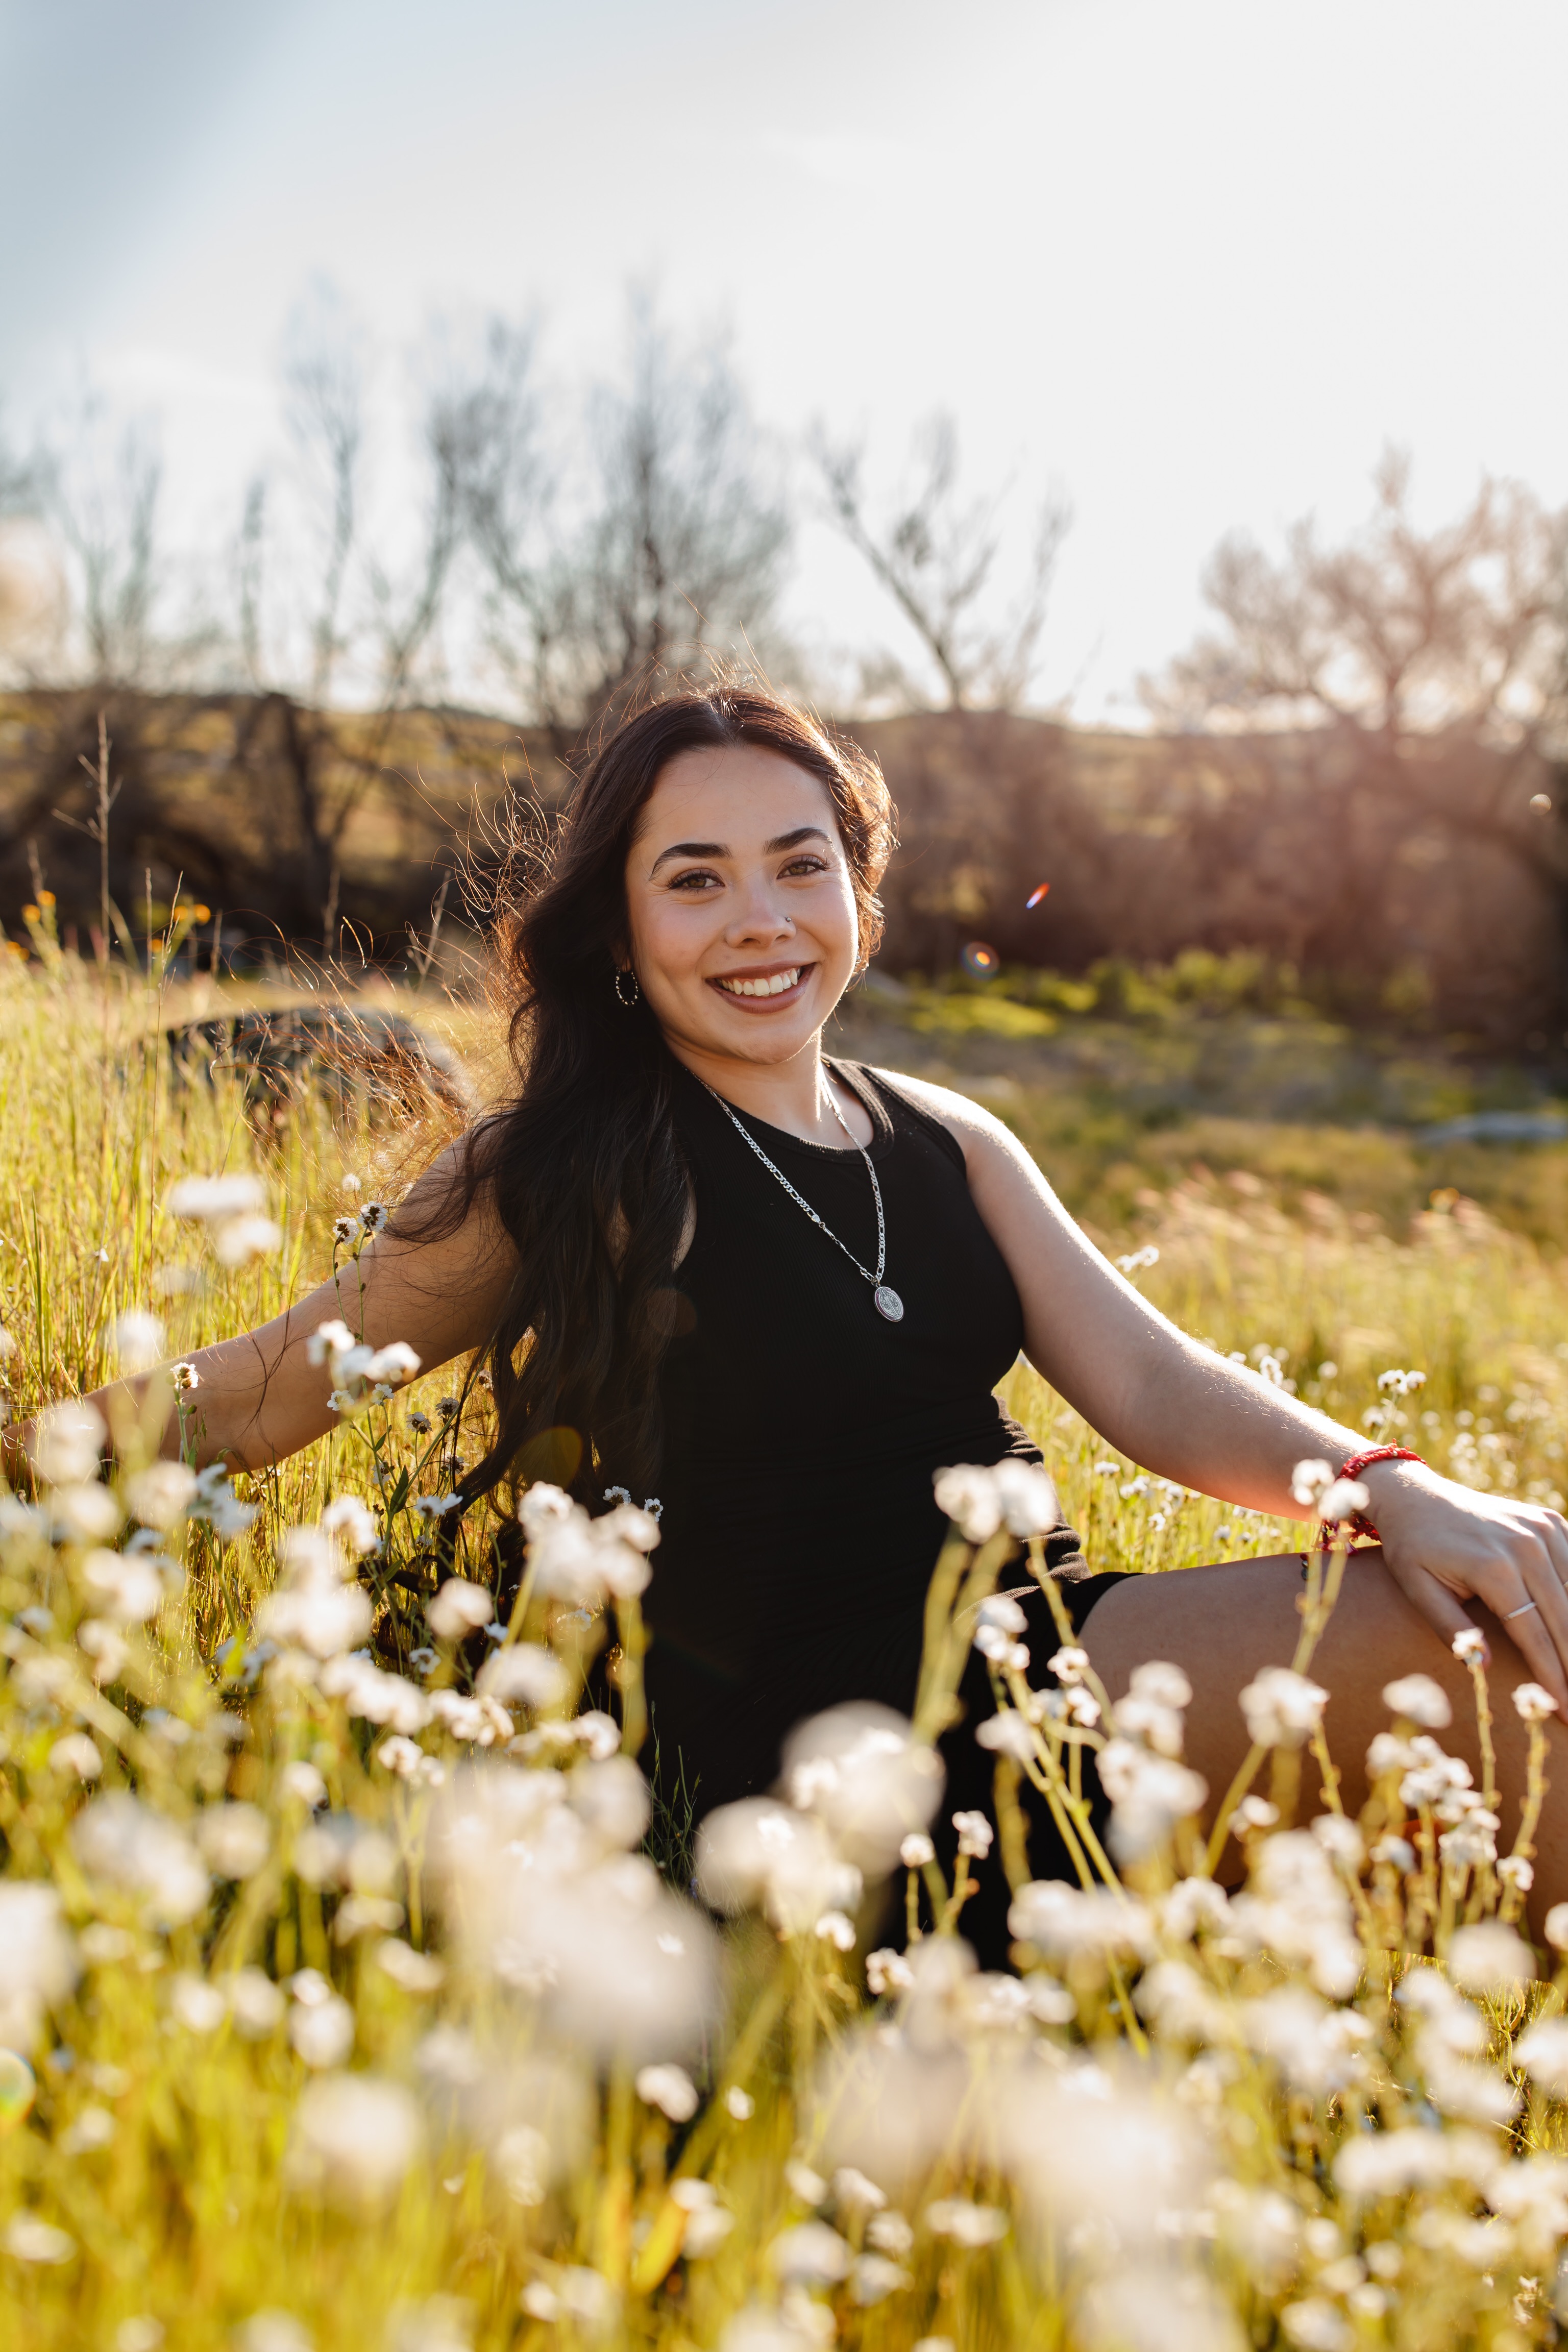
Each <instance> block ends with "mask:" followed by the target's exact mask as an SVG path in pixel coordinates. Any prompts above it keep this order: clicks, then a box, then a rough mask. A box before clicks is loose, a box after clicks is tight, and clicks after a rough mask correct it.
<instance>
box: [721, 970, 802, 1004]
mask: <svg viewBox="0 0 1568 2352" xmlns="http://www.w3.org/2000/svg"><path fill="white" fill-rule="evenodd" d="M799 978H800V966H799V964H796V965H795V968H794V970H793V971H775V972H774V973H773V976H772V977H771V979H768V980H721V982H719V985H720V987H721V988H722V989H724V990H725V991H726V992H728V993H729V994H730V995H731V996H782V995H783V994H784V991H785V989H786V988H793V987H794V986H795V982H796V981H797V980H798V979H799Z"/></svg>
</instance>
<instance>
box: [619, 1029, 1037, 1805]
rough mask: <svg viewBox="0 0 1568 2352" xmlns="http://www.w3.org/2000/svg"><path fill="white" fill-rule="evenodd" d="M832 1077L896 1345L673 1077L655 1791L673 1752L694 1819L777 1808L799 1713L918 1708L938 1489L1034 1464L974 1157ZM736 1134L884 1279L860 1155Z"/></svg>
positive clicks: (666, 1778)
mask: <svg viewBox="0 0 1568 2352" xmlns="http://www.w3.org/2000/svg"><path fill="white" fill-rule="evenodd" d="M829 1067H830V1068H831V1069H832V1070H833V1071H834V1073H835V1075H836V1076H837V1077H838V1078H840V1079H841V1080H842V1081H843V1083H844V1084H845V1085H846V1086H847V1087H849V1088H850V1089H852V1091H853V1092H854V1093H855V1094H856V1095H857V1096H858V1098H859V1100H860V1101H861V1102H862V1103H863V1104H864V1106H865V1108H866V1111H867V1115H868V1118H870V1120H871V1124H872V1128H873V1129H874V1134H873V1139H872V1142H871V1145H870V1152H871V1158H872V1161H873V1163H874V1165H875V1167H876V1170H877V1175H878V1178H879V1181H880V1184H881V1188H882V1200H883V1204H884V1210H885V1213H886V1220H887V1234H888V1257H887V1280H888V1281H889V1283H890V1284H891V1285H892V1286H893V1288H894V1289H895V1290H897V1292H898V1293H899V1296H900V1298H901V1299H902V1300H903V1303H904V1316H903V1319H902V1321H901V1322H899V1323H889V1322H887V1321H885V1320H884V1318H882V1316H881V1315H879V1313H878V1311H877V1309H876V1307H875V1306H874V1305H873V1303H872V1297H871V1286H870V1284H869V1283H868V1281H867V1280H866V1279H865V1278H864V1276H862V1275H860V1274H859V1273H858V1272H857V1271H856V1268H855V1267H854V1266H853V1265H851V1264H850V1263H849V1260H848V1259H847V1257H846V1256H845V1255H844V1253H843V1251H842V1250H840V1249H838V1248H836V1247H835V1245H834V1244H833V1242H832V1241H830V1240H829V1239H828V1237H827V1236H826V1234H823V1233H821V1232H819V1231H818V1230H817V1228H816V1226H815V1225H814V1224H813V1223H811V1222H810V1220H809V1219H808V1218H807V1217H806V1216H805V1214H804V1213H803V1212H802V1211H801V1210H800V1209H799V1208H798V1207H797V1206H796V1204H795V1202H793V1201H792V1200H791V1199H790V1197H789V1195H788V1193H787V1192H784V1188H783V1186H782V1185H781V1184H779V1183H778V1182H777V1181H776V1180H775V1179H774V1178H773V1176H772V1175H771V1174H770V1173H769V1171H767V1169H765V1168H764V1167H763V1165H762V1163H761V1161H760V1160H758V1159H757V1158H756V1155H755V1154H754V1153H753V1152H752V1150H751V1148H750V1146H749V1145H748V1144H747V1143H746V1142H745V1141H744V1140H743V1139H742V1137H741V1136H740V1135H739V1134H737V1132H736V1130H735V1129H734V1127H733V1126H732V1125H731V1121H730V1119H729V1118H728V1117H727V1116H726V1113H725V1111H724V1110H723V1108H721V1106H720V1104H719V1103H717V1102H716V1101H715V1100H714V1099H713V1097H712V1096H711V1095H710V1094H709V1092H708V1091H707V1089H706V1088H705V1087H703V1086H702V1085H701V1084H700V1082H699V1081H698V1080H697V1079H696V1078H694V1077H693V1076H691V1074H690V1073H689V1071H687V1070H685V1069H684V1068H679V1072H678V1077H677V1094H676V1118H677V1127H678V1131H679V1139H680V1143H681V1148H682V1150H683V1152H684V1154H685V1158H686V1162H687V1166H688V1168H689V1172H690V1177H691V1183H692V1187H693V1192H694V1196H695V1203H696V1218H697V1225H696V1237H695V1239H694V1241H693V1242H692V1244H691V1247H690V1249H689V1252H688V1254H687V1255H686V1257H685V1259H684V1261H683V1262H682V1264H681V1265H680V1267H679V1271H678V1273H677V1276H676V1286H677V1293H678V1297H677V1299H676V1301H675V1330H676V1337H675V1338H674V1339H673V1340H672V1341H671V1343H670V1346H669V1349H668V1355H667V1357H666V1359H665V1363H664V1368H663V1372H662V1377H661V1381H660V1391H661V1398H662V1402H663V1408H664V1416H665V1432H666V1436H665V1450H664V1459H663V1464H662V1467H661V1475H660V1500H661V1501H662V1503H663V1506H664V1514H663V1519H662V1522H661V1536H662V1540H661V1543H660V1546H659V1549H658V1551H657V1552H656V1553H655V1555H654V1562H653V1565H654V1579H653V1583H652V1586H651V1588H650V1590H649V1591H648V1594H647V1614H648V1620H649V1623H650V1626H651V1629H652V1633H653V1643H652V1646H651V1649H650V1653H649V1656H648V1662H647V1679H648V1694H649V1698H650V1702H651V1706H652V1728H653V1734H654V1738H655V1741H656V1742H657V1749H658V1777H659V1779H660V1781H661V1783H663V1784H664V1785H665V1787H666V1789H667V1791H668V1790H669V1789H670V1788H671V1787H673V1785H674V1778H675V1770H676V1766H677V1752H678V1751H679V1767H680V1769H683V1771H684V1775H685V1780H686V1785H687V1788H688V1790H691V1789H692V1788H693V1786H694V1784H695V1785H696V1793H697V1803H698V1810H699V1811H707V1809H708V1807H709V1806H710V1804H714V1803H719V1802H722V1801H727V1800H729V1799H731V1798H733V1797H736V1796H740V1795H743V1794H746V1793H750V1792H753V1791H756V1790H762V1789H765V1788H766V1787H768V1786H769V1785H770V1784H771V1783H772V1781H773V1779H774V1777H775V1775H776V1773H777V1769H778V1755H779V1747H780V1743H781V1741H782V1739H783V1738H784V1734H785V1733H786V1732H787V1731H788V1730H789V1729H790V1727H792V1726H793V1725H794V1724H795V1723H797V1722H798V1721H799V1720H800V1719H801V1717H804V1716H806V1715H810V1714H813V1713H816V1711H817V1710H818V1709H820V1708H822V1707H825V1706H831V1705H834V1704H835V1703H837V1702H839V1701H842V1700H846V1699H879V1700H881V1701H882V1702H883V1703H884V1704H886V1705H888V1706H896V1707H899V1708H900V1709H902V1710H904V1711H905V1712H906V1713H907V1712H908V1711H909V1709H910V1707H911V1706H912V1705H913V1701H914V1692H915V1682H916V1676H917V1674H918V1669H919V1663H920V1652H921V1626H922V1612H923V1608H924V1601H925V1592H926V1586H927V1584H928V1582H929V1581H930V1578H931V1570H932V1569H933V1567H934V1566H935V1563H936V1557H937V1553H938V1552H939V1550H940V1549H941V1548H942V1538H943V1537H944V1535H945V1533H946V1523H945V1521H944V1520H943V1518H942V1514H941V1512H940V1511H939V1510H938V1509H937V1507H936V1502H935V1499H934V1497H933V1495H932V1492H931V1478H932V1474H933V1473H934V1472H935V1471H937V1470H938V1469H941V1468H943V1467H945V1466H946V1465H949V1464H952V1463H959V1462H977V1463H992V1462H999V1461H1001V1460H1002V1459H1003V1458H1004V1457H1005V1456H1006V1455H1009V1454H1016V1455H1020V1456H1022V1457H1024V1458H1026V1459H1027V1460H1031V1461H1038V1460H1039V1458H1040V1455H1039V1451H1038V1448H1037V1446H1036V1445H1035V1444H1034V1443H1033V1441H1032V1440H1031V1439H1030V1438H1029V1437H1028V1436H1027V1435H1026V1433H1025V1432H1024V1431H1023V1430H1022V1429H1020V1428H1019V1426H1018V1425H1017V1423H1016V1422H1014V1421H1012V1420H1010V1419H1009V1417H1008V1416H1007V1414H1006V1413H1005V1412H1004V1411H1003V1410H1002V1407H1001V1405H1000V1404H999V1403H998V1402H997V1401H996V1398H995V1397H994V1395H993V1393H992V1391H993V1389H994V1386H995V1384H996V1382H997V1381H1000V1380H1002V1379H1003V1378H1004V1377H1005V1374H1006V1373H1007V1371H1008V1370H1010V1369H1011V1367H1012V1365H1013V1363H1014V1360H1015V1359H1016V1356H1017V1354H1018V1351H1019V1349H1020V1347H1021V1346H1022V1344H1023V1336H1024V1334H1023V1314H1022V1310H1021V1308H1020V1306H1019V1302H1018V1295H1017V1292H1016V1288H1015V1287H1014V1284H1013V1279H1012V1276H1011V1275H1010V1274H1009V1273H1008V1271H1007V1267H1006V1265H1005V1261H1004V1259H1003V1257H1002V1255H1001V1252H1000V1251H999V1250H998V1249H997V1247H996V1244H995V1243H994V1241H993V1240H992V1238H991V1236H990V1234H989V1233H988V1232H987V1231H986V1229H985V1226H984V1223H983V1222H982V1219H981V1216H980V1213H979V1211H978V1210H977V1209H976V1208H975V1206H974V1202H973V1199H972V1198H971V1195H970V1191H969V1184H968V1180H967V1175H966V1171H965V1169H964V1162H963V1151H962V1150H961V1149H960V1147H959V1145H958V1143H957V1141H956V1140H955V1139H954V1138H953V1137H952V1135H951V1134H950V1133H949V1131H948V1129H946V1128H945V1127H943V1126H942V1123H941V1121H940V1120H939V1119H936V1118H932V1117H931V1115H930V1113H929V1112H927V1111H925V1110H923V1109H921V1108H919V1107H918V1106H917V1105H916V1104H915V1103H914V1102H912V1101H910V1099H909V1098H908V1097H905V1096H904V1095H903V1094H901V1093H900V1091H899V1089H898V1088H897V1087H893V1086H890V1085H889V1083H888V1081H887V1080H886V1079H884V1078H880V1077H877V1076H873V1075H872V1074H871V1072H870V1071H868V1070H867V1069H865V1068H864V1067H862V1066H859V1065H858V1064H854V1063H848V1064H846V1063H839V1062H835V1063H831V1064H830V1065H829ZM742 1117H743V1118H744V1123H745V1125H746V1127H747V1129H748V1130H749V1131H750V1132H751V1134H752V1135H753V1136H755V1138H756V1139H757V1141H758V1142H759V1143H760V1144H761V1145H762V1147H763V1150H765V1151H766V1152H767V1154H768V1156H769V1158H770V1159H772V1160H774V1161H775V1162H776V1164H777V1165H778V1167H779V1168H780V1169H782V1170H783V1171H784V1174H785V1175H786V1176H787V1177H788V1178H789V1180H790V1182H791V1183H792V1184H793V1185H794V1186H795V1189H796V1191H797V1192H800V1193H801V1194H802V1195H803V1196H804V1198H805V1199H806V1200H807V1201H809V1202H811V1205H812V1207H813V1208H814V1209H816V1211H817V1212H818V1213H819V1214H820V1215H821V1216H822V1217H823V1218H824V1219H825V1221H826V1223H827V1224H828V1225H830V1226H831V1227H832V1229H833V1232H834V1233H835V1234H838V1235H839V1236H840V1238H841V1239H842V1240H843V1242H844V1243H845V1244H846V1245H847V1247H848V1248H849V1249H850V1250H852V1251H853V1252H854V1253H855V1255H856V1256H857V1257H858V1259H859V1261H860V1262H861V1264H862V1265H865V1266H867V1267H868V1268H870V1269H873V1270H874V1269H875V1267H876V1264H877V1213H876V1205H875V1202H874V1201H873V1198H872V1193H871V1184H870V1180H869V1178H868V1175H867V1173H866V1167H865V1163H864V1161H863V1160H862V1159H861V1157H860V1154H859V1152H858V1151H855V1150H849V1149H847V1148H846V1149H843V1150H833V1149H831V1148H827V1147H825V1146H822V1145H819V1144H814V1143H805V1142H802V1141H801V1140H800V1139H798V1138H797V1137H795V1136H793V1135H788V1134H785V1133H784V1132H783V1131H782V1130H780V1129H777V1128H773V1127H768V1126H766V1125H764V1124H763V1122H762V1121H761V1120H760V1119H756V1118H751V1117H749V1116H746V1115H745V1114H742ZM639 1499H640V1497H639ZM1047 1555H1048V1557H1049V1558H1050V1560H1051V1564H1052V1566H1053V1567H1055V1568H1057V1569H1058V1570H1066V1572H1067V1573H1068V1575H1069V1576H1070V1575H1072V1574H1074V1573H1075V1572H1076V1573H1079V1574H1081V1573H1082V1572H1083V1563H1082V1560H1081V1558H1080V1557H1079V1548H1078V1538H1077V1537H1076V1536H1075V1535H1074V1534H1073V1532H1072V1530H1071V1529H1070V1528H1061V1529H1060V1530H1058V1533H1057V1534H1056V1535H1055V1536H1053V1537H1051V1538H1048V1540H1047Z"/></svg>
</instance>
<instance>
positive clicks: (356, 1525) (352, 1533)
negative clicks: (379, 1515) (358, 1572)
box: [321, 1495, 381, 1559]
mask: <svg viewBox="0 0 1568 2352" xmlns="http://www.w3.org/2000/svg"><path fill="white" fill-rule="evenodd" d="M321 1525H322V1527H323V1528H325V1529H326V1531H327V1533H328V1534H329V1535H330V1536H335V1537H336V1538H337V1539H338V1541H339V1542H340V1543H341V1544H342V1547H343V1549H344V1550H345V1551H346V1552H347V1553H348V1555H349V1557H350V1559H365V1558H366V1557H367V1555H368V1554H369V1553H371V1552H373V1551H374V1549H375V1548H376V1545H377V1544H378V1543H379V1542H380V1540H381V1530H380V1528H379V1527H378V1526H377V1525H376V1518H375V1513H374V1511H373V1510H372V1509H371V1508H370V1507H369V1506H368V1505H367V1504H365V1503H363V1502H362V1501H361V1500H360V1498H359V1496H357V1495H340V1496H338V1497H337V1499H336V1501H335V1502H331V1503H329V1504H328V1505H327V1507H326V1509H325V1510H324V1511H323V1512H322V1513H321Z"/></svg>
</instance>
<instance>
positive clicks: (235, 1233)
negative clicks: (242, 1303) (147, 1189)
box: [163, 1176, 283, 1269]
mask: <svg viewBox="0 0 1568 2352" xmlns="http://www.w3.org/2000/svg"><path fill="white" fill-rule="evenodd" d="M266 1202H267V1188H266V1186H265V1185H264V1184H263V1183H262V1181H261V1179H260V1178H259V1177H258V1176H183V1177H181V1179H180V1181H179V1182H178V1183H177V1184H175V1185H174V1187H173V1189H172V1190H171V1192H170V1193H169V1196H168V1199H167V1200H166V1201H165V1202H164V1204H163V1205H164V1207H165V1208H166V1209H167V1210H168V1212H169V1214H170V1215H171V1216H172V1217H181V1218H184V1219H185V1220H187V1221H188V1222H189V1223H193V1224H200V1225H205V1227H206V1229H207V1232H208V1234H209V1235H210V1236H211V1240H212V1245H213V1255H214V1256H215V1257H216V1259H217V1262H218V1264H219V1265H223V1266H227V1267H229V1268H230V1269H233V1268H234V1267H237V1266H242V1265H249V1263H250V1261H251V1259H252V1258H257V1257H271V1256H274V1255H276V1254H277V1252H278V1251H279V1250H280V1249H281V1248H282V1246H283V1229H282V1227H281V1226H280V1225H278V1224H275V1223H273V1221H272V1219H271V1218H270V1217H268V1216H266V1215H264V1214H263V1213H262V1212H263V1210H264V1209H265V1207H266Z"/></svg>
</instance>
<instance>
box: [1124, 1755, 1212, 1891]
mask: <svg viewBox="0 0 1568 2352" xmlns="http://www.w3.org/2000/svg"><path fill="white" fill-rule="evenodd" d="M1098 1760H1099V1768H1100V1785H1101V1787H1102V1788H1103V1789H1104V1790H1105V1793H1106V1795H1107V1796H1108V1797H1109V1798H1110V1803H1111V1816H1110V1839H1111V1844H1112V1846H1113V1848H1114V1850H1115V1853H1116V1855H1117V1859H1118V1860H1119V1861H1121V1862H1123V1863H1132V1862H1139V1861H1142V1860H1143V1859H1144V1858H1145V1857H1146V1856H1147V1855H1149V1854H1151V1853H1154V1852H1156V1851H1157V1849H1158V1848H1159V1847H1160V1846H1162V1845H1163V1843H1165V1840H1166V1839H1167V1838H1168V1837H1169V1836H1170V1835H1171V1832H1173V1830H1174V1828H1175V1826H1176V1824H1177V1822H1181V1821H1184V1820H1186V1818H1187V1817H1188V1815H1189V1814H1192V1813H1195V1812H1196V1811H1198V1808H1199V1807H1200V1806H1201V1805H1202V1803H1203V1801H1204V1799H1205V1797H1206V1796H1207V1794H1208V1783H1207V1782H1206V1781H1205V1780H1204V1779H1203V1778H1202V1776H1201V1775H1200V1774H1198V1773H1196V1772H1193V1771H1189V1770H1188V1769H1187V1767H1186V1766H1185V1765H1184V1764H1177V1763H1174V1762H1173V1761H1171V1760H1170V1759H1168V1758H1166V1757H1163V1756H1155V1755H1151V1753H1150V1752H1149V1750H1148V1749H1147V1748H1142V1747H1140V1746H1139V1745H1138V1744H1137V1743H1136V1742H1135V1741H1133V1740H1130V1739H1121V1738H1117V1739H1111V1740H1109V1741H1108V1742H1107V1743H1106V1745H1105V1747H1104V1748H1101V1750H1100V1757H1099V1759H1098Z"/></svg>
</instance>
